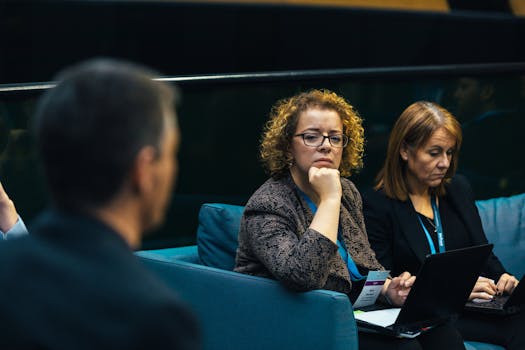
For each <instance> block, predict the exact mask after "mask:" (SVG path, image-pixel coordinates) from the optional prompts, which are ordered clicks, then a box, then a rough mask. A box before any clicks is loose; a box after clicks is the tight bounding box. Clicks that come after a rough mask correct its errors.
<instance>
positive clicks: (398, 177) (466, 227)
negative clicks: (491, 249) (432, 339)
mask: <svg viewBox="0 0 525 350" xmlns="http://www.w3.org/2000/svg"><path fill="white" fill-rule="evenodd" d="M487 141H488V140H487ZM461 142H462V133H461V127H460V124H459V122H458V121H457V120H456V118H455V117H454V116H453V115H452V114H451V113H450V112H449V111H447V110H446V109H445V108H443V107H441V106H439V105H438V104H436V103H433V102H427V101H419V102H415V103H413V104H411V105H410V106H409V107H408V108H407V109H405V111H404V112H403V113H402V114H401V116H400V117H399V118H398V120H397V121H396V123H395V125H394V127H393V129H392V131H391V133H390V139H389V142H388V150H387V155H386V159H385V163H384V166H383V168H382V169H381V171H380V172H379V174H378V176H377V179H376V181H377V182H376V185H375V188H374V190H373V191H369V192H368V193H365V194H364V195H363V207H364V208H363V211H364V216H365V223H366V228H367V232H368V239H369V241H370V244H371V246H372V248H373V249H374V251H375V253H376V256H377V259H378V260H379V262H380V263H381V264H382V265H383V266H384V267H385V268H386V269H390V270H391V273H392V274H396V273H398V272H399V271H408V272H410V273H411V274H416V273H417V272H418V270H419V268H420V266H421V264H422V263H423V260H424V258H425V256H426V255H427V254H434V253H439V252H444V251H446V250H452V249H460V248H465V247H470V246H475V245H481V244H486V243H487V238H486V236H485V233H484V231H483V227H482V225H481V219H480V217H479V214H478V211H477V208H476V205H475V202H474V197H473V194H472V191H471V188H470V185H469V183H468V181H467V180H466V179H465V178H464V177H463V176H460V175H455V172H456V169H457V166H458V155H459V150H460V148H461ZM509 151H510V150H509ZM485 161H487V162H490V161H491V160H490V159H485ZM457 268H458V269H460V268H461V266H458V267H457ZM448 273H454V271H449V272H448ZM517 284H518V280H517V279H516V278H515V277H514V276H512V275H510V274H509V273H508V272H507V271H506V270H505V268H504V267H503V265H502V264H501V262H500V261H499V259H498V258H497V257H496V256H495V255H494V254H491V256H490V257H489V260H488V261H487V264H486V266H484V268H483V270H482V275H481V276H480V277H479V278H478V280H477V282H476V284H475V286H474V288H473V289H472V293H471V294H470V297H469V299H470V300H473V299H475V300H476V301H478V302H479V301H483V300H490V299H492V298H493V297H494V295H496V294H502V293H507V294H510V293H512V292H513V290H514V288H515V287H516V286H517ZM436 285H437V286H439V276H436ZM442 287H443V289H444V290H443V293H446V288H447V286H442ZM520 322H521V323H520ZM518 324H522V325H523V324H525V319H524V317H523V314H518V315H514V316H508V317H496V316H490V315H488V316H487V315H482V314H479V313H474V312H465V313H464V315H463V316H462V317H461V318H460V319H459V320H458V322H457V327H458V330H459V331H460V333H461V334H462V336H463V338H465V339H467V340H476V341H482V342H488V343H495V344H500V345H503V346H505V347H506V348H507V349H525V342H524V334H525V333H524V332H519V328H518Z"/></svg>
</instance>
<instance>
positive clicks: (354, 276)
mask: <svg viewBox="0 0 525 350" xmlns="http://www.w3.org/2000/svg"><path fill="white" fill-rule="evenodd" d="M299 193H300V194H301V196H302V197H303V199H304V200H305V201H306V204H308V206H309V207H310V210H311V211H312V214H313V215H315V213H316V212H317V206H316V205H315V203H314V202H313V201H312V200H311V199H310V197H308V196H307V195H306V193H304V192H303V191H301V190H300V189H299ZM340 237H341V226H339V228H338V230H337V251H338V252H339V255H341V258H342V259H343V261H344V262H345V263H346V266H347V268H348V272H349V273H350V279H351V280H352V281H359V280H362V279H365V278H366V277H365V276H363V275H361V273H359V270H358V269H357V266H356V264H355V262H354V260H353V259H352V256H351V255H350V253H348V250H347V249H346V248H345V246H344V242H343V240H342V239H340Z"/></svg>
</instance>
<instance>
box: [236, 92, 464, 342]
mask: <svg viewBox="0 0 525 350" xmlns="http://www.w3.org/2000/svg"><path fill="white" fill-rule="evenodd" d="M363 144H364V130H363V126H362V120H361V118H360V117H359V115H358V114H357V112H356V111H355V109H354V108H353V107H352V106H351V105H350V104H349V103H348V102H347V101H345V99H344V98H342V97H340V96H338V95H336V94H335V93H333V92H331V91H327V90H312V91H309V92H304V93H300V94H298V95H295V96H292V97H290V98H287V99H284V100H281V101H279V102H278V103H277V104H276V105H275V106H274V108H273V109H272V111H271V113H270V120H269V121H268V123H267V125H266V128H265V131H264V134H263V138H262V142H261V158H262V161H263V163H264V165H265V167H266V170H267V171H268V172H269V174H270V175H271V178H270V179H269V180H267V181H266V182H265V183H264V184H263V185H262V186H261V187H260V188H259V189H258V190H257V191H256V192H255V193H254V194H253V195H252V197H251V198H250V200H249V201H248V203H247V204H246V207H245V211H244V214H243V217H242V220H241V226H240V232H239V247H238V250H237V256H236V266H235V271H237V272H241V273H246V274H250V275H255V276H262V277H267V278H273V279H277V280H279V281H280V282H281V283H283V284H284V285H285V286H287V287H288V288H290V289H293V290H296V291H308V290H312V289H330V290H334V291H338V292H342V293H345V294H347V295H348V296H349V298H350V300H351V301H352V302H353V301H355V299H356V297H357V295H359V292H360V291H361V289H362V287H363V284H364V279H365V276H366V275H367V273H368V271H370V270H384V268H383V267H382V266H381V264H380V263H379V262H378V261H377V259H376V257H375V254H374V252H373V251H372V249H371V248H370V245H369V243H368V238H367V234H366V230H365V225H364V219H363V214H362V202H361V197H360V195H359V192H358V191H357V189H356V187H355V186H354V184H353V183H352V182H351V181H350V180H348V179H346V178H345V177H346V176H350V175H351V174H352V172H353V171H354V170H357V169H359V168H360V167H361V166H362V157H363ZM414 278H415V277H413V276H411V275H410V274H409V273H408V272H403V273H401V274H400V275H399V276H398V277H395V278H392V279H387V281H386V282H385V284H384V286H383V289H382V291H381V295H382V298H383V300H384V301H386V302H389V303H391V304H393V305H396V306H400V305H402V304H403V303H404V301H405V299H406V296H407V295H408V292H409V291H410V288H411V286H412V284H413V282H414ZM359 343H360V348H396V349H397V348H402V349H421V348H429V349H430V348H435V349H443V348H447V349H456V348H457V349H463V348H464V347H463V342H462V340H461V337H460V336H459V334H458V333H457V331H455V330H454V329H453V328H452V327H449V326H448V325H444V326H440V327H436V328H435V329H432V330H431V331H429V332H427V333H425V334H424V335H421V336H419V337H418V338H417V339H399V338H393V337H386V336H381V335H375V334H371V333H363V334H360V339H359Z"/></svg>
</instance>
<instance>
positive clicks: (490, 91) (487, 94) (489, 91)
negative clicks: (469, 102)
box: [479, 84, 494, 101]
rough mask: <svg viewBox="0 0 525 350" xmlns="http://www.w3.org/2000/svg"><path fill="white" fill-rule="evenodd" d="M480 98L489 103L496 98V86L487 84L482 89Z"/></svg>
mask: <svg viewBox="0 0 525 350" xmlns="http://www.w3.org/2000/svg"><path fill="white" fill-rule="evenodd" d="M479 95H480V97H481V99H482V100H484V101H487V100H490V99H492V98H493V97H494V85H492V84H485V85H483V87H482V88H481V92H480V94H479Z"/></svg>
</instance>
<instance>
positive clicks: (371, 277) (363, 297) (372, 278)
mask: <svg viewBox="0 0 525 350" xmlns="http://www.w3.org/2000/svg"><path fill="white" fill-rule="evenodd" d="M389 273H390V271H369V272H368V277H367V278H366V281H365V285H364V287H363V289H362V290H361V293H360V294H359V296H358V297H357V299H356V301H355V302H354V309H357V308H360V307H365V306H369V305H374V304H375V302H376V300H377V297H378V296H379V293H381V289H383V285H384V284H385V280H386V278H387V277H388V274H389Z"/></svg>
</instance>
